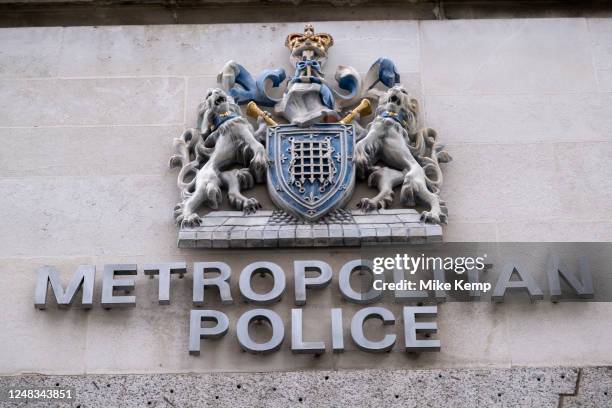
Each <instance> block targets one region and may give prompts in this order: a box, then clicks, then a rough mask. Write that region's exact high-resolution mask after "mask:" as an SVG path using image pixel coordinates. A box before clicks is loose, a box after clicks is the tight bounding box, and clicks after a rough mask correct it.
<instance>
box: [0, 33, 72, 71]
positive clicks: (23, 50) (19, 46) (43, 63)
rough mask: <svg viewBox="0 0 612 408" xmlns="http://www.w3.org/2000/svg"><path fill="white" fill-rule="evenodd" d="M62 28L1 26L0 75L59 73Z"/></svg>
mask: <svg viewBox="0 0 612 408" xmlns="http://www.w3.org/2000/svg"><path fill="white" fill-rule="evenodd" d="M62 35H63V28H61V27H28V28H27V29H23V28H21V29H19V28H12V29H10V28H5V29H3V30H0V44H2V69H1V70H0V78H3V79H4V78H23V77H50V76H56V75H57V73H58V62H59V53H60V50H61V46H62Z"/></svg>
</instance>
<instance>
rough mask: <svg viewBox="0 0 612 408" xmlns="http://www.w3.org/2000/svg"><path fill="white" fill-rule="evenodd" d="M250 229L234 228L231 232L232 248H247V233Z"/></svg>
mask: <svg viewBox="0 0 612 408" xmlns="http://www.w3.org/2000/svg"><path fill="white" fill-rule="evenodd" d="M247 230H248V227H232V229H231V230H230V236H229V241H230V242H229V243H230V247H231V248H245V247H246V238H247V236H246V232H247Z"/></svg>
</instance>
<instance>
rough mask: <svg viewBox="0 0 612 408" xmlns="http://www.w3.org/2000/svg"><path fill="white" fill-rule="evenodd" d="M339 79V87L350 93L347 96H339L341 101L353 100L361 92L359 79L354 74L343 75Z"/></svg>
mask: <svg viewBox="0 0 612 408" xmlns="http://www.w3.org/2000/svg"><path fill="white" fill-rule="evenodd" d="M337 79H338V87H339V88H340V89H343V90H345V91H347V92H348V94H347V95H338V96H340V98H341V99H346V100H349V99H352V98H354V97H355V96H357V93H358V92H359V90H360V89H359V78H357V77H356V76H355V75H353V74H352V73H350V72H348V73H345V74H344V75H341V76H340V77H339V78H338V77H337Z"/></svg>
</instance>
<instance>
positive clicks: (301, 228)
mask: <svg viewBox="0 0 612 408" xmlns="http://www.w3.org/2000/svg"><path fill="white" fill-rule="evenodd" d="M295 245H296V246H313V239H312V226H311V225H309V224H302V225H297V226H296V227H295Z"/></svg>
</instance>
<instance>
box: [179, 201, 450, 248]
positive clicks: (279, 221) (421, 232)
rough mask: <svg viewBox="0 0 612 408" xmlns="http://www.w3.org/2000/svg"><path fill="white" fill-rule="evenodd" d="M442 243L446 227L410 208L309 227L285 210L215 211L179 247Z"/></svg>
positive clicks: (344, 215)
mask: <svg viewBox="0 0 612 408" xmlns="http://www.w3.org/2000/svg"><path fill="white" fill-rule="evenodd" d="M441 241H442V227H440V226H439V225H435V224H426V223H424V222H422V221H421V220H420V218H419V213H418V212H417V211H415V210H412V209H397V210H378V211H372V212H368V213H364V212H361V211H360V210H351V211H345V210H338V211H334V212H332V213H330V214H328V215H327V216H325V217H324V218H323V219H321V220H319V221H318V222H315V223H307V222H304V221H301V220H298V219H297V218H295V217H293V216H292V215H289V214H287V213H285V212H283V211H258V212H257V213H256V214H252V215H244V214H243V213H242V212H241V211H213V212H211V213H209V214H207V215H205V216H203V217H202V226H200V227H196V228H182V229H181V230H180V231H179V237H178V246H179V248H294V247H334V246H361V245H376V244H384V243H411V244H413V243H414V244H419V243H429V242H441Z"/></svg>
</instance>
